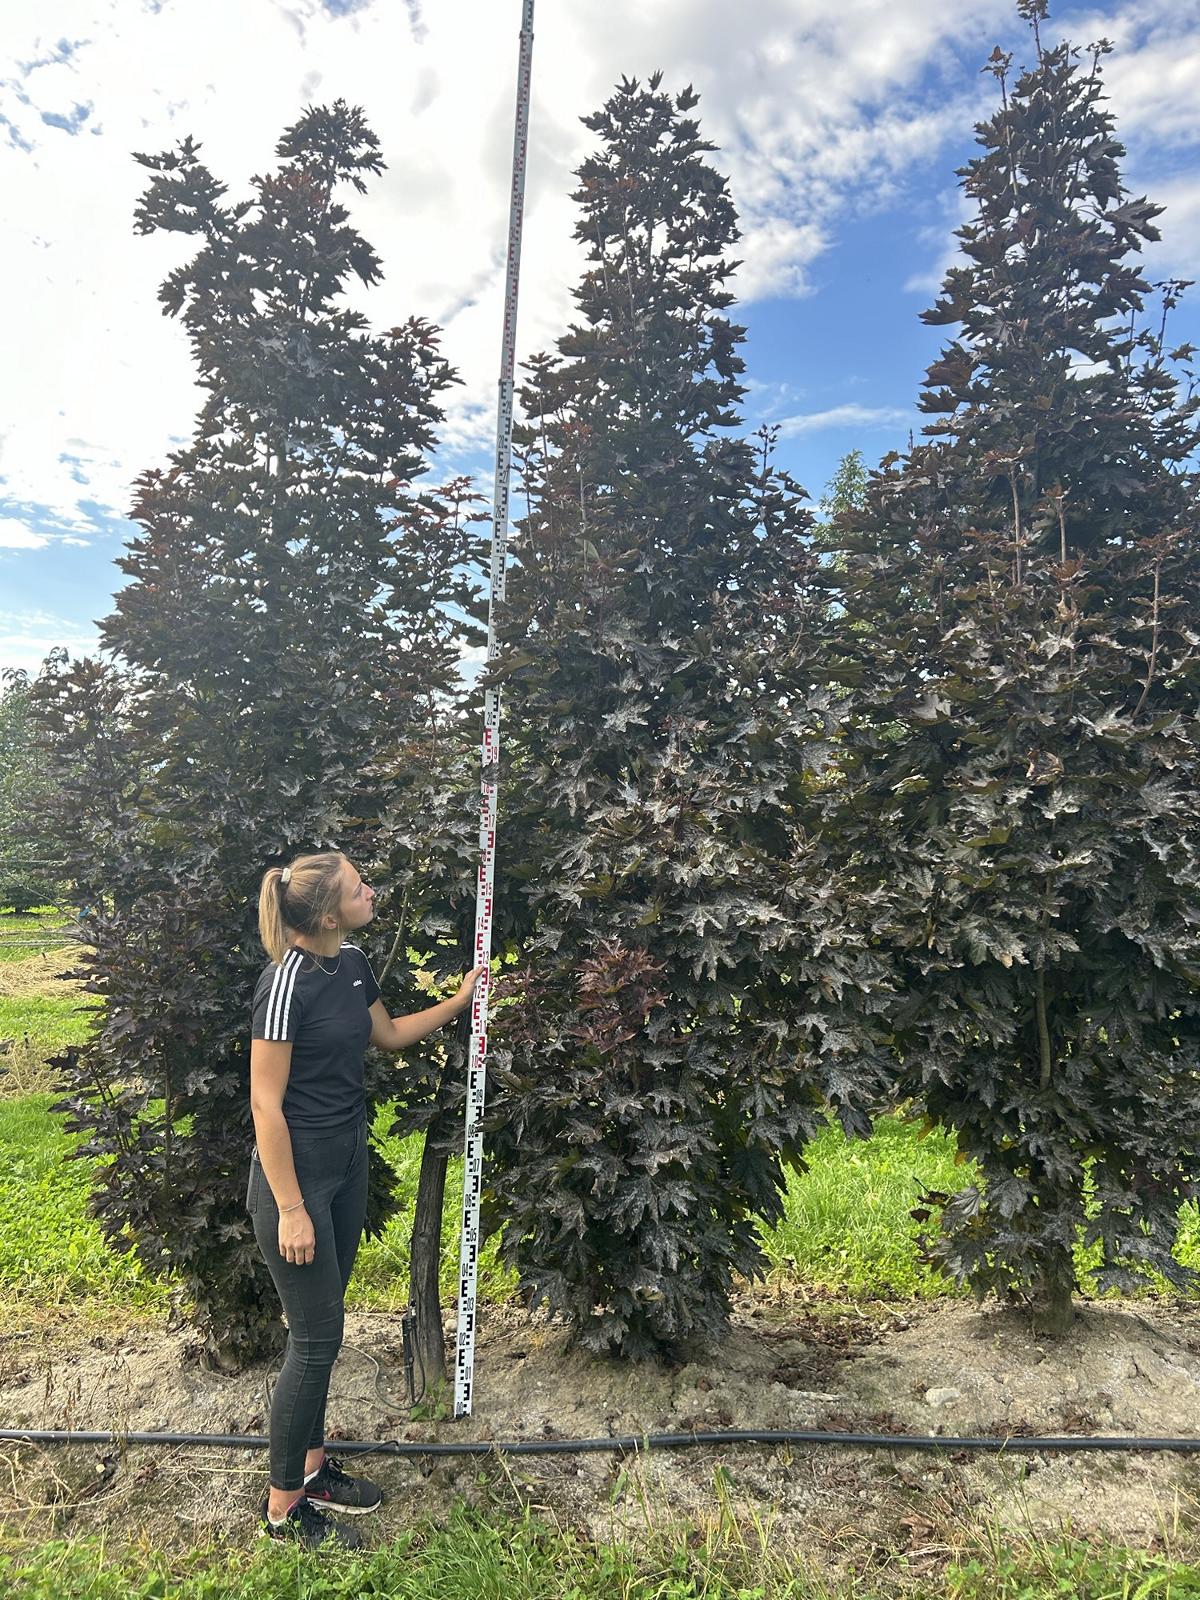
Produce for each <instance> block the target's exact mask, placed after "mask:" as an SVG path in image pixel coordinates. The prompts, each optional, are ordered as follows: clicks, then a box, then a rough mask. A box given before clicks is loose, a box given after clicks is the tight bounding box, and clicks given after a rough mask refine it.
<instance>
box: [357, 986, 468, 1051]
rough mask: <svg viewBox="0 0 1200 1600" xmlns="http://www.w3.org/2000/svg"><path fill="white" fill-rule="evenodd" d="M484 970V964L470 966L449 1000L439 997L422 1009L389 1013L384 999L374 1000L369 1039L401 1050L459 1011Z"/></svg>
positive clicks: (462, 1009) (462, 1008)
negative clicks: (396, 1013) (435, 1002)
mask: <svg viewBox="0 0 1200 1600" xmlns="http://www.w3.org/2000/svg"><path fill="white" fill-rule="evenodd" d="M486 971H487V968H486V967H472V968H471V970H470V972H468V973H467V975H466V977H465V978H464V979H463V981H462V983H461V984H460V985H459V988H458V993H457V994H454V995H451V997H450V999H449V1000H441V1001H439V1002H438V1004H437V1005H436V1006H428V1007H426V1009H425V1010H424V1011H414V1012H412V1013H411V1015H409V1016H407V1017H389V1016H388V1013H387V1007H386V1006H385V1005H384V1003H383V1001H382V1000H376V1002H375V1004H374V1005H373V1006H372V1007H371V1043H372V1044H373V1045H376V1046H378V1048H379V1049H380V1050H404V1049H406V1048H407V1047H408V1046H409V1045H410V1044H416V1042H417V1040H418V1039H423V1038H424V1037H425V1035H426V1034H427V1033H432V1032H433V1030H434V1029H435V1028H440V1027H441V1026H442V1024H443V1023H444V1022H449V1021H450V1019H451V1018H452V1017H456V1016H457V1015H458V1014H459V1012H460V1011H465V1010H466V1008H467V1007H468V1006H469V1005H470V1004H471V996H472V995H473V994H474V993H475V985H476V983H477V982H478V981H479V979H480V978H481V977H482V976H483V974H484V973H485V972H486Z"/></svg>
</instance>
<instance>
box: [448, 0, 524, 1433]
mask: <svg viewBox="0 0 1200 1600" xmlns="http://www.w3.org/2000/svg"><path fill="white" fill-rule="evenodd" d="M532 67H533V0H523V11H522V16H521V54H520V62H519V65H518V68H517V116H516V129H515V132H514V134H513V162H512V198H511V201H510V204H509V210H508V266H507V281H506V285H505V292H504V333H503V337H502V339H501V343H500V395H499V400H498V403H497V407H496V487H495V494H494V497H493V500H492V574H491V588H490V592H489V595H488V645H487V659H488V665H489V666H490V665H491V663H492V662H493V661H494V660H495V657H496V654H497V648H498V647H497V643H496V607H497V605H498V604H502V603H503V601H504V578H505V564H506V559H507V556H508V486H509V475H510V473H511V470H512V422H513V373H514V371H515V368H516V355H517V288H518V284H519V281H520V276H521V223H522V220H523V216H524V209H525V159H526V155H527V153H528V148H529V84H530V78H531V75H532ZM499 776H500V689H499V686H498V685H496V684H493V685H491V686H490V687H489V688H488V689H487V690H486V691H485V693H484V701H483V745H482V749H481V753H480V779H479V782H480V804H479V882H478V888H477V890H476V899H475V965H476V966H482V967H483V969H484V971H483V976H482V977H481V978H480V980H479V982H478V983H477V984H476V985H475V996H474V1000H473V1001H472V1005H471V1054H470V1059H469V1062H468V1066H467V1120H466V1136H465V1155H466V1165H465V1170H464V1172H463V1211H462V1242H461V1247H460V1253H459V1269H458V1355H457V1360H456V1362H455V1372H454V1415H455V1416H456V1417H469V1416H470V1415H471V1397H472V1393H473V1390H474V1387H475V1326H476V1311H477V1302H478V1279H479V1200H480V1195H481V1193H482V1190H483V1135H482V1133H480V1131H479V1120H480V1118H481V1117H482V1116H483V1106H484V1097H485V1094H486V1089H487V1020H488V992H489V989H490V987H491V969H490V962H491V955H492V895H493V889H494V884H495V875H496V787H497V783H498V780H499Z"/></svg>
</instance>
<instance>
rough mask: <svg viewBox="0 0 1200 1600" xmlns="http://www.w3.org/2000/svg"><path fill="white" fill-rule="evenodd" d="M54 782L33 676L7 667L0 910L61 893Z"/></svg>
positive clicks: (0, 676) (1, 723)
mask: <svg viewBox="0 0 1200 1600" xmlns="http://www.w3.org/2000/svg"><path fill="white" fill-rule="evenodd" d="M50 781H51V780H50V775H49V772H48V770H47V764H46V758H45V755H44V754H43V752H42V750H41V749H40V747H39V743H38V740H37V737H36V705H35V703H34V701H33V699H32V697H31V694H30V684H29V676H28V674H27V673H24V672H21V671H17V670H13V669H7V670H6V671H4V672H3V673H0V908H8V909H10V910H12V911H15V912H17V913H21V912H24V911H30V910H32V909H33V907H34V906H46V905H53V904H55V903H56V902H57V901H58V899H59V898H60V896H61V894H62V883H61V881H60V879H59V875H58V873H57V871H56V870H55V867H54V863H55V861H56V859H57V856H56V845H55V841H54V839H53V836H52V835H50V834H48V833H47V831H46V827H45V820H44V819H45V816H46V812H47V808H48V802H49V798H50V797H49V787H50Z"/></svg>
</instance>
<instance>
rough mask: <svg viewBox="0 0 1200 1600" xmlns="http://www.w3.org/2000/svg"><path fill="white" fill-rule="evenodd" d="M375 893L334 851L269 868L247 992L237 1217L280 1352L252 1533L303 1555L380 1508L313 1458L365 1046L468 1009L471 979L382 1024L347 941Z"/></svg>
mask: <svg viewBox="0 0 1200 1600" xmlns="http://www.w3.org/2000/svg"><path fill="white" fill-rule="evenodd" d="M374 905H375V891H374V890H373V889H371V888H369V887H368V885H367V884H365V883H364V882H363V879H362V875H361V874H360V873H359V872H358V871H356V869H355V868H354V867H353V866H352V865H351V863H350V862H349V861H348V860H347V858H346V857H345V856H344V855H342V854H341V852H340V851H336V850H331V851H326V852H324V853H322V854H320V855H306V856H299V857H297V858H296V860H294V861H293V862H291V864H290V865H289V866H287V867H283V868H280V867H272V868H271V869H270V870H269V871H268V872H267V873H266V875H265V876H264V878H263V881H262V890H261V893H260V895H259V908H258V918H259V932H260V934H261V937H262V942H263V944H264V946H265V947H266V951H267V954H268V955H269V956H270V957H271V961H270V964H269V965H268V966H267V967H266V968H264V970H263V972H262V975H261V976H260V978H259V980H258V985H257V988H256V989H255V992H254V1025H253V1029H252V1034H253V1042H252V1043H251V1046H250V1106H251V1110H252V1112H253V1115H254V1133H255V1138H256V1141H257V1143H256V1146H255V1150H254V1154H253V1157H252V1159H251V1163H250V1183H249V1187H248V1189H247V1193H246V1207H247V1210H248V1211H249V1212H250V1215H251V1218H252V1220H253V1224H254V1235H255V1238H256V1239H257V1241H258V1247H259V1249H260V1250H261V1251H262V1254H263V1258H264V1259H265V1261H266V1263H267V1268H268V1270H269V1271H270V1274H271V1277H272V1279H273V1281H274V1284H275V1288H276V1290H277V1291H278V1294H279V1298H280V1301H281V1303H282V1305H283V1310H284V1315H285V1317H286V1319H287V1326H288V1341H287V1352H286V1355H285V1357H284V1362H283V1369H282V1371H281V1372H280V1374H279V1379H278V1381H277V1382H276V1385H275V1389H274V1392H273V1394H272V1396H271V1427H270V1437H271V1474H270V1486H269V1488H268V1490H267V1494H266V1497H265V1499H264V1500H263V1503H262V1507H261V1517H262V1531H263V1532H264V1533H265V1534H268V1535H269V1536H270V1537H271V1538H274V1539H291V1540H294V1541H296V1542H298V1543H300V1544H302V1545H305V1546H307V1547H315V1546H317V1545H319V1544H321V1543H322V1542H323V1541H324V1540H325V1539H328V1538H331V1537H332V1538H335V1539H337V1540H338V1541H340V1542H341V1543H342V1544H343V1545H348V1546H351V1547H353V1546H356V1545H358V1544H360V1543H361V1540H360V1538H359V1536H358V1535H357V1534H356V1533H355V1532H354V1531H353V1530H352V1529H350V1528H348V1527H346V1526H345V1525H344V1524H342V1523H339V1522H335V1521H331V1520H330V1518H329V1517H327V1516H326V1515H324V1513H323V1512H322V1510H321V1509H320V1508H321V1507H322V1506H324V1507H327V1508H329V1509H330V1510H335V1511H340V1512H343V1513H346V1514H348V1515H351V1516H355V1515H361V1514H362V1513H364V1512H369V1511H375V1510H376V1509H377V1508H378V1507H379V1505H380V1502H381V1501H382V1499H383V1496H382V1493H381V1491H380V1490H379V1488H378V1487H377V1486H376V1485H375V1484H373V1483H371V1482H370V1481H369V1480H368V1479H366V1478H352V1477H350V1476H349V1474H348V1473H346V1472H344V1471H343V1470H342V1466H341V1463H340V1462H339V1461H338V1460H337V1459H336V1457H334V1456H327V1455H326V1454H325V1431H324V1430H325V1401H326V1397H327V1395H328V1393H329V1375H330V1372H331V1371H332V1368H333V1363H334V1361H335V1360H336V1358H337V1353H338V1350H339V1349H340V1347H341V1343H342V1324H343V1307H344V1301H345V1293H346V1285H347V1283H348V1282H349V1279H350V1271H351V1268H352V1267H353V1265H354V1257H355V1255H356V1253H357V1251H358V1245H359V1240H360V1238H361V1237H362V1229H363V1221H364V1218H365V1215H366V1202H367V1126H366V1095H365V1091H364V1088H363V1057H364V1054H365V1052H366V1048H367V1045H368V1044H373V1045H376V1046H378V1047H379V1048H380V1049H383V1050H403V1049H405V1048H406V1046H408V1045H411V1044H414V1043H416V1041H417V1040H418V1039H423V1038H424V1037H425V1035H426V1034H428V1033H432V1032H433V1030H434V1029H435V1028H437V1027H440V1026H441V1025H442V1023H444V1022H448V1021H449V1020H450V1019H451V1018H452V1017H455V1016H457V1015H458V1013H459V1012H460V1011H462V1010H464V1009H465V1008H466V1007H467V1006H468V1005H470V1003H471V995H472V992H473V990H474V988H475V983H476V980H477V979H478V978H479V976H480V974H481V973H482V972H483V970H484V969H483V968H482V967H476V968H475V969H474V970H473V971H471V972H469V973H468V974H467V976H466V978H465V979H464V980H463V983H462V986H461V987H460V988H459V990H458V993H457V994H456V995H454V996H453V998H452V999H449V1000H443V1001H442V1002H441V1003H440V1004H439V1005H435V1006H430V1007H429V1008H428V1010H425V1011H418V1012H416V1013H414V1014H413V1015H412V1016H407V1017H390V1016H389V1015H388V1013H387V1008H386V1007H385V1005H384V1004H383V1001H382V1000H381V999H380V996H379V985H378V984H377V983H376V981H375V975H374V973H373V972H372V971H371V966H370V963H369V962H368V960H367V958H366V956H365V955H363V953H362V951H361V950H359V949H358V948H357V946H356V945H353V944H348V943H346V942H345V939H346V935H347V934H352V933H354V932H356V930H358V929H359V928H364V927H366V925H367V923H369V922H370V921H371V919H372V917H373V916H374V914H375V912H374Z"/></svg>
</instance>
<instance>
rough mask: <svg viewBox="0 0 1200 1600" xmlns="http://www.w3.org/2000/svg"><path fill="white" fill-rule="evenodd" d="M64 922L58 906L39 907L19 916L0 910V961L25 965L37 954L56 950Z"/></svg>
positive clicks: (64, 917)
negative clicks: (23, 962)
mask: <svg viewBox="0 0 1200 1600" xmlns="http://www.w3.org/2000/svg"><path fill="white" fill-rule="evenodd" d="M67 920H68V919H67V916H66V913H65V912H63V911H60V910H59V909H58V907H57V906H39V907H38V908H37V909H36V910H33V911H23V912H22V913H21V914H20V915H19V916H17V915H15V914H14V913H13V912H11V911H5V910H4V909H3V907H0V961H24V960H25V958H26V957H27V956H32V955H36V954H37V953H38V951H39V950H45V949H57V948H58V947H59V945H60V943H61V942H62V938H63V929H64V928H65V927H66V926H67Z"/></svg>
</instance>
